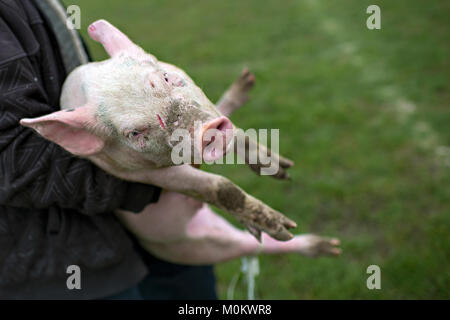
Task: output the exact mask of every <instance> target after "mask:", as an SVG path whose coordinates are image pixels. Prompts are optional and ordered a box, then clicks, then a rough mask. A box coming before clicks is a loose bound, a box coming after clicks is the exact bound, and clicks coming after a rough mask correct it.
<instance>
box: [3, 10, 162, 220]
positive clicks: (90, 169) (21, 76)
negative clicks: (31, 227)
mask: <svg viewBox="0 0 450 320" xmlns="http://www.w3.org/2000/svg"><path fill="white" fill-rule="evenodd" d="M24 28H25V27H24ZM0 29H1V33H0V39H1V41H2V49H1V54H0V70H1V72H0V206H1V205H5V206H14V207H28V208H47V207H49V206H53V205H55V206H58V207H63V208H73V209H76V210H78V211H80V212H82V213H85V214H97V213H103V212H107V211H112V210H114V209H116V208H125V209H128V210H132V211H140V210H141V209H142V208H143V207H144V206H145V204H147V203H149V202H152V201H155V200H156V199H157V197H158V195H159V190H160V189H159V188H156V187H153V186H145V185H141V184H135V183H129V182H125V181H123V180H121V179H118V178H116V177H113V176H111V175H110V174H108V173H106V172H105V171H103V170H102V169H100V168H98V167H97V166H95V165H94V164H92V163H91V162H89V161H88V160H86V159H81V158H78V157H76V156H73V155H71V154H70V153H69V152H67V151H65V150H64V149H62V148H61V147H59V146H58V145H56V144H54V143H52V142H50V141H48V140H46V139H44V138H42V137H41V136H39V135H37V134H36V133H35V132H34V131H33V130H31V129H29V128H25V127H23V126H21V125H20V124H19V120H20V119H22V118H25V117H35V116H39V115H44V114H47V113H50V112H53V111H55V110H57V109H58V106H56V105H50V102H49V101H48V95H49V93H48V92H47V88H44V85H43V83H42V82H41V81H42V78H43V77H48V76H49V74H48V71H47V70H44V71H42V70H43V69H44V68H47V67H49V66H47V67H46V66H42V67H41V66H39V63H36V61H38V60H39V59H40V58H41V57H40V56H39V55H38V54H32V56H30V53H29V52H26V51H25V49H23V48H22V46H21V43H23V39H21V38H20V37H19V36H16V34H15V32H14V28H13V27H12V26H11V25H10V22H9V23H8V22H7V21H5V20H3V18H1V17H0ZM22 31H23V30H22ZM29 32H30V33H31V34H32V33H33V31H32V30H31V29H30V30H29ZM18 37H19V38H20V39H19V38H18ZM27 40H29V41H35V42H36V43H38V42H37V40H36V39H27ZM40 41H42V39H40ZM49 41H50V40H49ZM50 60H51V59H50ZM36 64H38V67H36ZM136 194H140V195H141V197H139V198H138V197H136V196H135V195H136Z"/></svg>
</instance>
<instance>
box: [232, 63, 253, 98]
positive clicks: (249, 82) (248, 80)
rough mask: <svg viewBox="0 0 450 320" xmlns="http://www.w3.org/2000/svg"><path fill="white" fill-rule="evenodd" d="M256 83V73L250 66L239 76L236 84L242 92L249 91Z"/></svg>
mask: <svg viewBox="0 0 450 320" xmlns="http://www.w3.org/2000/svg"><path fill="white" fill-rule="evenodd" d="M254 84H255V75H254V74H253V73H251V72H250V70H249V69H248V68H244V70H242V73H241V76H240V77H239V79H238V81H237V82H236V85H237V86H238V88H239V89H240V90H241V91H242V92H247V91H249V90H250V89H251V88H252V87H253V85H254Z"/></svg>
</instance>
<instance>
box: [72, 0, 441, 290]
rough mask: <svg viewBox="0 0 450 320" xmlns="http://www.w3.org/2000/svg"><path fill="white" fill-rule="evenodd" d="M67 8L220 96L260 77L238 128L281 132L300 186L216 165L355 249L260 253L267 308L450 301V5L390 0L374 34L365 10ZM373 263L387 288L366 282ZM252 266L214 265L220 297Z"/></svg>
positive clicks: (304, 225) (138, 4) (336, 5)
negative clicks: (239, 80)
mask: <svg viewBox="0 0 450 320" xmlns="http://www.w3.org/2000/svg"><path fill="white" fill-rule="evenodd" d="M65 2H66V3H71V4H79V5H80V7H81V13H82V33H83V35H84V36H86V27H87V26H88V25H89V24H90V23H91V22H92V21H94V20H95V19H99V18H105V19H107V20H109V21H111V22H112V23H114V24H115V25H116V26H118V27H119V28H120V29H122V30H123V31H124V32H125V33H126V34H127V35H129V37H130V38H131V39H132V40H134V41H135V42H136V43H138V44H139V45H140V46H142V47H143V48H144V49H146V50H147V51H149V52H151V53H153V54H155V55H156V56H157V57H158V58H160V59H161V60H165V61H169V62H171V63H174V64H176V65H178V66H180V67H182V68H184V69H185V70H186V71H187V72H188V73H189V74H190V75H191V76H192V77H193V78H194V80H195V81H196V82H197V83H198V84H199V85H200V86H201V87H202V88H203V89H204V91H205V92H206V93H207V95H208V96H209V97H210V98H211V100H213V101H215V100H216V99H217V98H218V97H219V96H220V94H221V93H222V92H223V90H224V89H225V88H226V87H227V86H228V85H229V83H230V82H231V81H233V80H234V79H235V78H236V77H237V75H238V74H239V73H240V71H241V68H242V67H243V66H248V67H249V68H250V69H251V70H252V71H253V72H254V73H255V75H256V79H257V84H256V86H255V88H254V91H253V92H252V97H251V100H250V101H249V103H248V104H247V105H246V106H245V107H244V108H242V109H241V110H239V111H237V112H236V113H235V114H234V115H233V116H232V119H233V121H234V122H235V123H236V124H238V125H239V126H241V127H243V128H250V127H252V128H280V136H281V143H280V152H281V153H282V154H283V155H286V156H287V157H289V158H291V159H293V160H295V163H296V165H295V167H294V168H292V170H291V175H292V177H293V181H292V182H279V181H274V180H273V179H270V178H267V177H261V178H260V177H257V176H256V175H254V174H253V173H251V172H250V171H249V170H246V168H245V167H244V166H225V165H223V166H216V167H214V168H207V169H208V170H213V171H214V172H217V173H221V174H224V175H226V176H228V177H229V178H230V179H232V180H233V181H234V182H236V183H238V184H239V185H240V186H242V187H243V188H244V189H245V190H247V191H249V192H250V193H252V194H253V195H255V196H256V197H258V198H260V199H262V200H263V201H265V202H266V203H267V204H269V205H271V206H272V207H274V208H276V209H278V210H280V211H282V212H283V213H285V214H286V215H288V216H289V217H291V218H293V219H294V220H295V221H297V222H298V224H299V228H298V230H297V232H298V233H300V232H301V233H303V232H314V233H317V234H322V235H333V236H337V237H339V238H340V239H341V240H342V247H343V250H344V252H343V255H342V256H341V257H340V258H338V259H330V258H319V259H308V258H304V257H300V256H294V255H280V256H263V257H261V259H260V261H261V274H260V276H259V278H258V279H257V295H258V297H259V298H263V299H347V298H350V299H401V298H405V299H416V298H419V299H420V298H441V299H443V298H447V299H448V298H450V236H449V230H450V163H449V162H450V159H449V157H450V155H449V153H450V152H448V151H447V153H446V154H445V152H443V151H442V150H444V151H445V150H446V149H445V148H442V146H444V147H445V146H449V145H450V125H449V124H450V109H449V102H450V95H449V83H450V81H449V80H450V79H449V77H450V75H449V70H450V65H449V59H448V58H449V53H450V28H449V23H448V17H449V16H450V3H449V2H448V1H425V0H414V1H412V0H411V1H400V0H399V1H387V0H378V1H376V4H378V5H379V6H380V7H381V14H382V29H381V30H374V31H370V30H368V29H367V28H366V26H365V21H366V18H367V16H368V15H367V14H366V13H365V10H366V8H367V6H368V5H369V4H372V3H373V1H366V0H345V1H344V0H342V1H337V0H329V1H319V0H309V1H306V0H303V1H278V0H273V1H260V0H246V1H237V0H235V1H230V0H227V1H208V0H200V1H199V0H196V1H170V2H169V1H156V0H155V1H149V0H142V1H136V0H133V1H132V2H124V1H118V0H117V1H116V0H115V1H111V0H109V1H104V2H101V1H88V0H83V1H65ZM85 38H87V36H86V37H85ZM88 45H89V46H90V47H91V49H92V52H93V56H94V58H95V59H96V60H100V59H104V58H106V54H105V52H104V51H103V49H102V48H101V46H100V45H98V44H96V43H94V42H93V41H92V40H88ZM411 108H414V111H413V112H411V113H407V112H402V110H406V111H407V110H409V109H411ZM439 150H440V151H439ZM447 150H448V149H447ZM371 264H376V265H379V266H380V267H381V272H382V289H381V290H374V291H371V290H368V289H367V288H366V285H365V284H366V279H367V276H368V275H367V274H366V268H367V266H369V265H371ZM239 267H240V265H239V261H232V262H229V263H224V264H221V265H218V266H217V275H218V289H219V292H220V295H221V297H222V298H225V297H226V289H227V286H228V284H229V282H230V280H231V278H232V276H233V274H235V272H237V271H238V270H239ZM236 297H238V298H239V297H240V298H245V288H244V286H243V285H239V286H238V288H237V292H236Z"/></svg>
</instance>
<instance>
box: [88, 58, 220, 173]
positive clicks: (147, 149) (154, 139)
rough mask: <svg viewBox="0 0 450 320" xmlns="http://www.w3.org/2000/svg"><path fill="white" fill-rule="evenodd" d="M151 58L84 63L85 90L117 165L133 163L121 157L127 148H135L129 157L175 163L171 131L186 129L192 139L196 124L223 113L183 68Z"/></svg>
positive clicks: (154, 161)
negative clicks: (85, 68) (117, 156)
mask: <svg viewBox="0 0 450 320" xmlns="http://www.w3.org/2000/svg"><path fill="white" fill-rule="evenodd" d="M152 58H153V57H152V56H150V55H149V56H148V58H147V57H145V56H142V57H137V58H136V57H133V56H129V55H126V54H123V55H120V56H118V57H114V58H112V59H109V60H106V61H103V62H99V63H93V64H90V65H87V66H86V67H88V68H89V69H87V70H86V71H87V72H85V73H84V77H83V78H84V82H83V90H84V91H85V95H86V97H87V100H88V102H89V104H92V105H95V106H96V113H97V118H98V119H99V120H100V121H99V126H97V127H100V131H103V132H104V133H105V134H106V137H107V139H108V144H107V146H108V147H109V148H110V149H111V150H113V151H115V153H116V154H119V153H120V154H121V155H120V157H119V159H117V160H118V161H119V162H121V165H124V163H127V164H129V163H133V162H136V161H137V160H136V159H135V160H133V161H130V159H126V158H125V159H121V158H123V153H125V154H127V151H126V148H131V149H132V150H133V151H134V152H128V154H129V155H130V156H131V155H132V156H133V157H134V158H136V157H141V158H142V159H138V160H148V161H151V162H152V163H154V164H155V165H156V166H157V167H159V166H170V165H173V161H172V157H171V153H172V148H173V141H171V138H172V137H171V136H172V133H173V132H174V131H175V130H177V129H184V130H187V131H188V132H189V134H190V136H191V139H194V132H195V131H198V130H201V128H199V126H198V124H203V123H207V122H209V121H211V120H213V119H216V118H218V117H220V116H221V115H220V113H219V112H218V111H217V110H216V108H215V106H214V105H213V104H212V103H211V102H210V101H209V99H208V98H207V97H206V96H205V94H204V93H203V92H202V90H201V89H200V88H198V87H197V86H196V85H195V83H194V82H193V81H192V79H191V78H190V77H188V76H187V75H186V74H185V73H184V72H183V71H182V70H180V69H178V68H176V67H175V66H172V65H170V64H167V63H164V62H156V61H155V59H152ZM81 68H83V67H81ZM200 127H201V125H200ZM198 134H199V132H197V135H198ZM195 143H196V141H194V140H192V145H195ZM114 149H116V150H114ZM117 149H119V150H117ZM129 151H130V150H129ZM137 162H139V163H140V162H142V161H137Z"/></svg>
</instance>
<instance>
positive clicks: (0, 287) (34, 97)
mask: <svg viewBox="0 0 450 320" xmlns="http://www.w3.org/2000/svg"><path fill="white" fill-rule="evenodd" d="M36 5H37V8H36V7H34V6H33V3H31V2H28V1H23V2H18V3H8V4H7V5H5V6H4V7H2V10H3V11H1V12H2V13H3V14H2V16H1V17H2V19H3V20H2V21H1V22H2V23H3V24H4V26H5V28H4V30H7V31H8V32H5V33H4V34H3V35H0V36H3V38H4V43H6V44H7V49H8V50H7V51H6V52H5V54H4V57H3V58H2V60H0V63H1V64H2V65H3V66H4V70H5V74H6V75H7V77H5V78H3V80H2V82H0V85H1V88H2V95H1V98H0V99H1V100H0V106H1V107H2V115H4V116H3V117H2V119H3V120H2V123H1V127H0V129H1V130H2V132H3V133H4V135H3V136H2V137H3V139H2V141H3V142H4V148H3V149H2V152H1V153H0V157H2V160H4V163H5V164H7V165H6V166H3V167H2V168H1V169H2V170H3V172H2V173H3V175H2V179H3V180H2V194H0V205H1V206H3V207H4V210H3V212H5V213H4V214H3V215H2V216H0V219H2V218H3V222H4V223H3V224H4V225H5V226H7V227H5V228H4V229H5V230H6V232H5V234H6V235H5V236H4V239H5V241H4V242H3V244H4V245H5V248H6V250H3V252H6V254H5V255H4V257H3V258H4V259H2V261H0V262H1V263H2V265H3V266H4V267H3V268H2V270H3V272H4V277H2V281H3V283H1V282H0V296H7V295H9V297H24V296H23V295H25V297H30V298H33V297H36V296H38V295H39V297H40V298H42V297H50V298H51V297H57V298H102V297H107V298H118V299H123V298H127V299H130V298H133V299H139V298H142V297H143V298H154V299H170V298H172V299H182V298H203V299H205V298H215V297H216V294H215V290H214V275H213V272H212V268H211V266H201V267H194V266H186V265H183V264H191V265H205V264H212V263H216V262H220V261H226V260H229V259H233V258H236V257H240V256H243V255H247V254H255V253H258V252H259V251H262V252H266V253H282V252H297V253H302V254H306V255H311V256H315V255H321V254H331V255H336V254H339V249H337V248H335V246H336V245H338V240H337V239H327V238H321V237H317V236H313V235H302V236H296V237H295V238H294V239H292V240H291V241H288V242H280V241H277V240H273V239H271V238H270V237H268V236H266V235H265V234H263V235H262V243H263V245H260V244H258V242H257V240H256V239H255V238H254V237H253V236H252V235H251V234H249V233H248V232H244V231H241V230H238V229H236V228H234V227H233V226H231V225H230V224H229V223H228V222H226V221H225V220H224V219H222V218H221V217H219V216H218V215H217V214H215V213H214V212H213V211H212V210H211V209H210V208H209V207H208V206H207V205H206V204H203V203H202V202H201V201H198V200H194V199H192V198H190V197H188V196H186V195H182V194H179V193H177V192H173V191H165V192H164V193H162V194H161V196H160V191H161V190H160V188H157V187H153V186H149V185H144V184H139V183H130V182H125V181H123V180H120V179H117V178H114V177H113V176H111V175H108V174H107V173H106V172H104V171H102V170H101V169H100V168H98V167H95V166H94V165H93V164H92V163H91V162H89V161H88V160H84V159H80V158H76V157H74V156H73V155H71V154H70V153H68V152H67V151H66V150H69V151H72V150H74V149H77V150H81V149H83V148H84V149H83V150H87V149H86V147H88V145H87V143H88V141H87V140H86V139H84V138H83V137H86V135H84V136H83V132H82V131H78V132H77V134H78V135H77V137H79V138H80V139H79V140H77V141H74V140H73V137H74V136H75V134H76V132H75V131H71V132H72V133H71V135H70V136H63V135H61V134H59V135H58V132H57V128H56V127H54V126H53V127H52V125H53V123H54V122H52V121H53V120H52V121H50V122H48V121H47V120H46V119H47V116H42V117H41V115H42V114H46V113H52V112H53V114H54V115H53V114H50V115H49V117H53V119H57V118H56V117H59V116H61V115H64V118H66V119H70V118H71V117H72V119H75V118H74V117H75V116H74V114H75V113H77V114H79V110H80V109H77V110H76V111H75V110H74V109H67V110H66V111H64V112H55V111H56V110H58V102H59V101H58V97H59V95H60V92H61V84H62V81H63V79H64V78H65V77H66V75H67V74H68V73H69V72H70V71H72V70H73V69H74V68H75V67H76V66H77V65H79V64H84V63H86V62H88V58H87V56H86V53H85V51H84V49H83V43H82V42H81V40H80V38H79V37H78V35H77V34H76V33H75V32H74V31H71V30H69V29H66V28H65V27H64V11H63V10H62V8H61V6H60V5H59V4H58V3H57V2H56V1H50V0H49V1H39V2H36ZM11 8H14V9H16V10H11ZM89 32H90V36H91V37H92V38H93V39H94V40H96V41H100V42H102V44H103V45H104V46H105V48H106V49H107V50H108V52H109V53H114V52H115V50H116V48H120V49H123V48H130V49H131V50H138V51H139V50H140V49H138V48H137V47H135V46H134V45H133V44H132V43H131V42H130V41H129V39H128V38H127V37H126V36H125V35H123V34H122V33H121V32H120V31H118V30H117V29H116V28H114V27H113V26H111V25H110V24H108V23H107V22H106V21H98V22H95V23H94V24H92V25H91V26H90V27H89ZM58 46H59V48H60V51H61V52H59V51H57V50H55V49H54V48H55V47H58ZM139 52H140V51H139ZM140 57H144V56H140ZM144 62H145V61H144ZM165 67H166V68H169V69H170V68H172V69H171V70H174V72H175V73H168V74H167V76H165V80H166V82H167V83H166V84H165V86H166V87H169V86H171V85H173V86H177V87H179V86H183V83H186V82H185V81H187V82H192V80H191V79H188V77H187V75H185V76H184V79H183V76H181V77H180V76H179V74H183V72H182V71H181V70H178V71H179V72H178V71H177V69H176V68H175V67H174V66H172V67H170V65H168V64H166V65H165ZM177 72H178V76H177V75H176V74H177ZM159 80H161V81H162V79H159ZM159 80H158V81H159ZM252 82H253V80H252V75H251V74H250V73H249V72H244V73H243V75H242V76H241V78H240V79H239V80H238V81H237V82H236V84H234V85H233V86H232V87H231V89H230V90H229V91H227V93H226V94H225V96H224V99H222V100H221V102H219V103H218V105H217V107H218V109H219V110H220V111H221V112H222V113H223V114H225V115H228V114H230V113H231V111H232V110H233V109H234V108H235V107H236V106H239V105H240V104H241V103H242V101H240V100H241V99H240V98H242V96H245V94H246V90H248V88H249V84H251V83H252ZM163 83H164V82H163ZM152 87H153V88H154V84H153V85H152ZM69 95H70V92H69ZM69 98H71V97H69ZM244 100H245V99H244ZM236 101H238V102H236ZM29 117H35V119H23V118H29ZM18 119H22V120H21V124H23V125H26V126H29V127H32V128H34V129H35V130H36V131H38V132H39V133H41V134H42V133H43V132H46V133H47V134H44V137H46V138H48V139H49V140H51V141H53V142H56V144H53V143H52V142H50V141H48V140H44V139H42V138H41V137H39V136H38V135H35V134H33V132H32V131H30V130H29V129H24V128H23V127H17V122H18ZM158 119H159V123H160V126H161V128H162V129H164V121H163V120H162V119H161V118H160V117H159V116H158ZM221 119H222V118H221ZM223 119H226V118H225V117H223ZM58 121H59V120H58ZM228 123H229V122H228ZM42 130H44V131H42ZM49 130H50V131H49ZM69 133H70V132H69ZM131 133H133V132H131ZM63 141H64V143H63ZM92 141H95V139H94V140H92ZM58 144H59V145H60V146H62V147H64V148H65V149H66V150H64V149H62V148H60V146H58ZM74 153H75V154H77V153H76V152H74ZM288 166H290V165H288ZM116 175H117V176H120V177H125V178H127V175H126V174H123V175H122V174H121V172H118V173H116ZM279 177H286V175H284V174H282V175H279ZM233 188H235V187H233ZM158 199H159V201H158V202H157V200H158ZM156 202H157V203H156ZM139 211H141V213H140V214H138V215H136V214H134V213H131V212H139ZM114 214H116V215H117V216H118V217H119V221H121V222H122V223H123V225H125V226H126V227H127V229H128V230H129V231H131V232H132V233H133V236H129V235H128V234H127V232H126V231H125V230H124V229H123V228H122V227H121V225H120V224H119V221H118V220H117V219H116V217H115V216H114ZM286 223H287V224H288V225H291V227H292V225H293V223H291V222H289V221H288V220H286ZM11 229H14V231H15V232H14V233H12V232H10V230H11ZM282 231H283V230H282ZM283 232H284V231H283ZM283 232H282V233H280V234H279V236H282V237H283V238H286V236H288V235H289V234H288V233H286V232H284V233H283ZM290 237H291V236H290ZM133 240H135V241H134V242H135V243H133ZM284 240H286V239H284ZM11 248H12V250H11ZM139 248H141V249H145V252H144V251H143V250H141V251H142V252H141V253H140V254H141V255H142V256H144V257H145V259H146V260H147V265H149V268H150V274H149V276H148V277H146V278H145V280H143V281H141V280H142V279H143V277H144V276H145V274H146V270H145V266H144V264H143V263H142V261H141V259H140V257H139V255H138V253H137V252H136V250H140V249H139ZM148 252H151V253H153V254H154V255H155V256H157V257H159V258H160V259H163V260H167V261H171V262H174V263H175V264H169V263H168V262H165V261H163V260H159V259H158V258H156V257H152V256H151V255H149V254H148ZM14 264H16V265H17V264H20V266H21V268H15V269H14V268H13V265H14ZM69 264H70V266H73V264H75V265H76V266H78V267H80V268H81V269H82V270H83V280H82V281H83V289H82V290H80V289H79V288H76V289H77V290H73V289H72V290H71V288H69V287H67V288H61V286H59V287H58V284H59V285H60V284H61V283H63V281H62V279H64V277H67V274H65V273H64V271H65V270H66V268H67V267H68V266H69ZM158 268H159V270H162V271H163V272H161V273H160V274H158V272H157V270H158ZM168 269H172V270H171V271H170V272H168ZM67 270H68V269H67ZM160 280H162V281H160ZM139 281H141V282H140V284H139V285H136V284H137V283H139ZM189 283H190V284H189ZM201 284H203V285H201ZM6 288H8V289H6ZM11 288H13V290H11ZM195 288H197V290H195Z"/></svg>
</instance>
